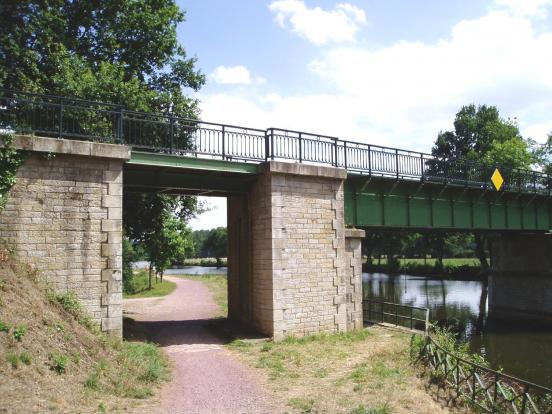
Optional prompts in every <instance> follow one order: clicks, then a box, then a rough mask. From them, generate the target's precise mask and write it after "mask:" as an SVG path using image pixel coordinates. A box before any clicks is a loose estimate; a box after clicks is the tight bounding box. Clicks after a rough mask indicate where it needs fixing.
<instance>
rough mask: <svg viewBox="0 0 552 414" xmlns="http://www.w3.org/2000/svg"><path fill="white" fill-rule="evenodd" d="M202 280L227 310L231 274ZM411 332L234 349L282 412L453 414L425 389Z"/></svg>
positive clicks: (234, 345)
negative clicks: (412, 356)
mask: <svg viewBox="0 0 552 414" xmlns="http://www.w3.org/2000/svg"><path fill="white" fill-rule="evenodd" d="M180 277H183V278H187V279H191V280H199V281H201V282H203V283H205V284H206V286H207V287H208V288H209V290H210V291H211V292H212V293H213V296H214V297H215V300H216V302H217V303H218V304H219V306H220V307H221V310H226V309H227V303H226V298H227V293H226V289H227V285H226V283H227V278H226V277H224V276H219V275H207V276H180ZM409 341H410V334H407V333H404V332H401V331H393V330H389V329H385V328H381V327H372V328H370V329H369V330H361V331H357V332H352V333H345V334H331V335H330V334H326V335H315V336H310V337H306V338H300V339H298V338H288V339H286V340H284V341H282V342H277V343H275V342H249V341H243V340H234V341H233V342H230V343H229V344H228V345H227V347H228V349H229V350H230V351H231V352H232V353H233V354H234V355H235V356H236V357H237V358H238V359H240V360H241V361H242V362H244V363H245V364H246V365H249V366H250V367H252V368H254V369H255V370H257V372H258V374H259V381H260V383H259V386H261V387H262V388H264V389H266V390H267V391H268V393H269V394H270V397H271V399H272V400H273V401H274V402H275V404H276V405H277V406H279V407H283V409H282V410H281V411H276V412H289V413H332V414H333V413H347V414H368V413H371V414H387V413H404V414H406V413H448V412H451V411H449V410H448V409H443V408H442V407H441V406H440V405H439V404H437V403H436V402H435V401H434V400H433V399H432V397H431V396H430V395H428V394H427V393H426V392H425V389H424V383H423V381H422V380H420V379H419V378H418V377H417V375H416V374H417V371H416V369H415V368H414V367H413V366H412V365H411V364H410V352H409Z"/></svg>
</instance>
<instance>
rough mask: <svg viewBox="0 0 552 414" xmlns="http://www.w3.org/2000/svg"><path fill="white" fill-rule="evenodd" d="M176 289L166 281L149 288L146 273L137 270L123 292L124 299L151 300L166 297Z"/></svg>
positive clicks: (174, 285)
mask: <svg viewBox="0 0 552 414" xmlns="http://www.w3.org/2000/svg"><path fill="white" fill-rule="evenodd" d="M174 289H176V284H175V283H173V282H170V281H167V280H163V281H162V282H157V283H153V285H152V288H151V289H150V288H149V277H148V274H147V272H146V271H144V270H139V271H138V272H137V273H136V274H134V276H133V278H132V281H131V283H130V284H129V287H128V289H127V290H125V291H124V292H123V297H124V298H151V297H158V296H166V295H168V294H170V293H172V292H173V291H174Z"/></svg>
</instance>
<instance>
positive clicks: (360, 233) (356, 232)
mask: <svg viewBox="0 0 552 414" xmlns="http://www.w3.org/2000/svg"><path fill="white" fill-rule="evenodd" d="M364 236H366V231H364V230H361V229H345V238H346V239H352V238H359V239H363V238H364Z"/></svg>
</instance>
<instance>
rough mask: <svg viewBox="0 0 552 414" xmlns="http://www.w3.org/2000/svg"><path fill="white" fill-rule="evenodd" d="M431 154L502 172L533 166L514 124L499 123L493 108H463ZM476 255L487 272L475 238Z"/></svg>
mask: <svg viewBox="0 0 552 414" xmlns="http://www.w3.org/2000/svg"><path fill="white" fill-rule="evenodd" d="M431 152H432V154H433V155H434V156H435V157H437V158H438V159H440V160H443V161H445V162H446V161H450V160H455V159H465V160H468V161H478V162H484V163H486V164H488V165H494V164H498V165H502V166H504V167H505V168H506V169H512V168H529V167H530V166H531V164H532V163H533V162H534V157H533V155H532V153H531V151H530V146H529V143H528V141H526V140H524V139H523V137H522V136H521V134H520V132H519V128H518V125H517V123H516V121H515V120H511V119H507V120H505V119H502V118H501V117H500V114H499V111H498V109H497V108H496V107H495V106H487V105H481V106H477V107H476V106H475V105H466V106H463V107H462V108H461V109H460V110H459V111H458V113H457V114H456V117H455V120H454V131H444V132H443V131H441V132H440V133H439V135H438V136H437V140H436V141H435V145H434V146H433V148H432V151H431ZM475 243H476V249H475V251H476V254H477V255H478V258H479V259H480V262H481V266H482V267H483V268H484V269H487V268H488V262H487V254H486V252H485V250H486V248H485V244H486V239H485V237H484V236H483V235H481V234H478V233H476V234H475Z"/></svg>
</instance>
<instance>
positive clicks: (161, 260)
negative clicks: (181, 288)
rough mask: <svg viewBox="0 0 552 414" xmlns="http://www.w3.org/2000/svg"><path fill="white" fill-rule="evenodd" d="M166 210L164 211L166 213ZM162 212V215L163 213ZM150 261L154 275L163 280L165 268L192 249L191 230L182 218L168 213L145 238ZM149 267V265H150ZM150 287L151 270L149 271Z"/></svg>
mask: <svg viewBox="0 0 552 414" xmlns="http://www.w3.org/2000/svg"><path fill="white" fill-rule="evenodd" d="M167 213H168V212H165V214H167ZM165 214H164V215H165ZM146 246H147V249H148V252H149V254H150V261H151V264H152V265H153V267H154V268H155V273H156V276H157V275H158V276H160V278H161V282H162V281H163V274H164V273H165V270H166V269H167V268H168V267H169V266H170V265H171V264H172V263H173V262H174V261H175V260H176V259H177V258H179V257H185V256H186V254H187V253H189V252H190V251H192V250H193V240H192V232H191V230H190V229H189V228H188V227H187V226H186V223H184V222H183V221H182V220H180V219H178V218H177V217H175V216H173V215H172V214H170V213H168V215H167V216H166V217H163V220H162V221H161V224H160V225H159V226H157V227H156V228H155V231H154V232H153V234H151V235H150V236H149V237H148V238H147V239H146ZM150 269H151V267H150ZM149 283H150V289H151V271H150V281H149Z"/></svg>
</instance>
